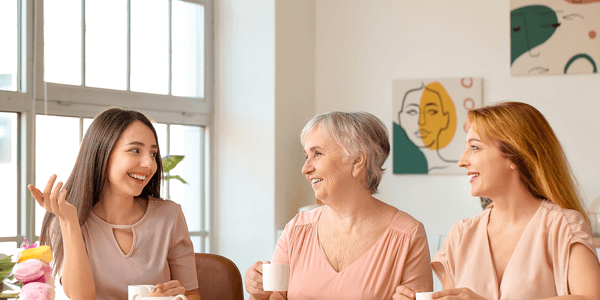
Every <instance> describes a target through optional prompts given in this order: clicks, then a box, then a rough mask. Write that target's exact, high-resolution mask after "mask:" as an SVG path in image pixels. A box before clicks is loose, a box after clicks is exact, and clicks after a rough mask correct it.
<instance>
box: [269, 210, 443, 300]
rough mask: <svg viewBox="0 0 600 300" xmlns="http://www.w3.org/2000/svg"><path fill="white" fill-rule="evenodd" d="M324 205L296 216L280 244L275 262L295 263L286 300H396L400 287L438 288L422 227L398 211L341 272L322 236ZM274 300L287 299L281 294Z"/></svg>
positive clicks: (276, 250) (407, 215)
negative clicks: (326, 250) (325, 248)
mask: <svg viewBox="0 0 600 300" xmlns="http://www.w3.org/2000/svg"><path fill="white" fill-rule="evenodd" d="M323 209H324V206H322V207H319V208H316V209H314V210H312V211H309V212H301V213H299V214H297V215H296V216H295V217H294V218H293V219H292V220H291V221H290V222H289V223H288V224H287V225H286V226H285V229H284V231H283V233H282V235H281V237H280V238H279V241H278V242H277V246H276V248H275V253H274V254H273V259H272V262H273V263H289V264H290V281H289V288H288V292H287V299H290V300H293V299H345V300H352V299H363V300H368V299H392V295H393V294H394V292H395V290H396V287H397V286H399V285H406V286H408V287H410V288H412V289H416V290H420V291H431V290H432V289H433V278H432V272H431V269H430V267H429V262H430V256H429V247H428V245H427V236H426V234H425V229H424V227H423V225H422V224H421V223H420V222H419V221H417V220H415V219H414V218H413V217H411V216H410V215H409V214H407V213H405V212H402V211H398V212H397V213H396V215H395V216H394V218H393V220H392V222H391V223H390V225H389V226H388V228H387V229H386V230H385V232H384V233H383V234H382V236H381V237H380V238H379V240H378V241H377V242H376V243H375V244H374V245H373V246H372V247H371V248H370V249H369V250H367V252H366V253H364V254H363V255H362V256H361V257H359V258H358V259H357V260H356V261H355V262H353V263H352V264H351V265H349V266H347V267H346V268H344V269H342V270H341V271H340V272H337V271H336V270H335V269H333V267H332V266H331V264H330V262H329V260H328V259H327V257H326V255H325V253H324V252H323V250H322V248H321V245H320V243H319V240H318V237H317V227H318V226H317V225H318V220H319V217H320V215H321V212H322V211H323ZM271 299H282V297H281V295H280V294H279V293H278V292H275V293H273V295H272V296H271Z"/></svg>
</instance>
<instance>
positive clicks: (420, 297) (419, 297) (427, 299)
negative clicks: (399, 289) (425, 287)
mask: <svg viewBox="0 0 600 300" xmlns="http://www.w3.org/2000/svg"><path fill="white" fill-rule="evenodd" d="M431 294H433V292H425V293H415V300H432V299H431Z"/></svg>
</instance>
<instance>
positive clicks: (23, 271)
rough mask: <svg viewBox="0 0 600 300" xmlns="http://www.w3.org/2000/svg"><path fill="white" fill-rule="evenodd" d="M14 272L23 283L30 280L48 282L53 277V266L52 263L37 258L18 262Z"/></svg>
mask: <svg viewBox="0 0 600 300" xmlns="http://www.w3.org/2000/svg"><path fill="white" fill-rule="evenodd" d="M13 272H14V275H15V277H16V278H17V279H18V280H19V281H21V282H22V283H23V285H26V284H28V283H30V282H41V283H48V281H49V279H50V278H52V268H51V267H50V265H49V264H47V263H45V262H43V261H40V260H37V259H35V258H31V259H28V260H26V261H23V262H20V263H18V264H16V265H15V267H14V268H13Z"/></svg>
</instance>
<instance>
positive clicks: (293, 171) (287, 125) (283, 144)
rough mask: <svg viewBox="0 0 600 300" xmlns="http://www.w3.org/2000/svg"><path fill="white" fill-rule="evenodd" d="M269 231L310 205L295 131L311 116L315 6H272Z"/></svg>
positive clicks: (283, 2) (291, 0)
mask: <svg viewBox="0 0 600 300" xmlns="http://www.w3.org/2000/svg"><path fill="white" fill-rule="evenodd" d="M275 15H276V17H275V28H276V29H275V99H276V101H275V102H276V105H275V152H276V154H275V173H276V176H275V211H276V213H275V214H276V218H275V226H276V229H283V228H284V227H285V224H286V223H287V222H288V221H289V220H290V219H291V218H293V217H294V215H295V214H296V213H298V208H300V207H302V206H304V205H309V204H315V203H316V200H315V198H314V192H313V190H312V188H311V186H310V184H309V183H308V181H307V180H306V178H305V177H304V175H302V172H301V169H302V165H303V164H304V160H305V158H304V151H303V149H302V145H301V144H300V130H302V128H303V127H304V125H305V124H306V122H307V121H308V120H310V118H312V117H313V116H314V114H315V42H316V19H315V17H316V15H315V1H304V0H303V1H297V0H277V1H276V2H275Z"/></svg>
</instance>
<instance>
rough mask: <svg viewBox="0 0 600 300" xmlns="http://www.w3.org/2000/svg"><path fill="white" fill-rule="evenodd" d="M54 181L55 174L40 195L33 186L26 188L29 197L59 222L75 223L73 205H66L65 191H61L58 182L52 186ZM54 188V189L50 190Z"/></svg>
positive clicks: (75, 212)
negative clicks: (71, 221) (53, 215)
mask: <svg viewBox="0 0 600 300" xmlns="http://www.w3.org/2000/svg"><path fill="white" fill-rule="evenodd" d="M55 181H56V174H52V176H50V179H49V180H48V183H47V184H46V187H45V188H44V192H43V193H42V192H41V191H40V190H39V189H37V188H36V187H35V186H33V184H30V185H28V186H27V188H28V189H29V192H31V196H33V198H34V199H35V201H37V202H38V203H39V204H40V206H41V207H43V208H44V209H46V210H47V211H48V212H50V213H53V214H55V215H56V216H57V217H58V219H59V220H61V221H63V220H74V221H77V220H78V219H77V209H76V208H75V206H73V204H71V203H68V202H67V200H66V197H67V191H66V190H62V191H61V189H62V187H63V183H62V182H59V183H57V184H56V186H54V182H55ZM52 187H54V189H52Z"/></svg>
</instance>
